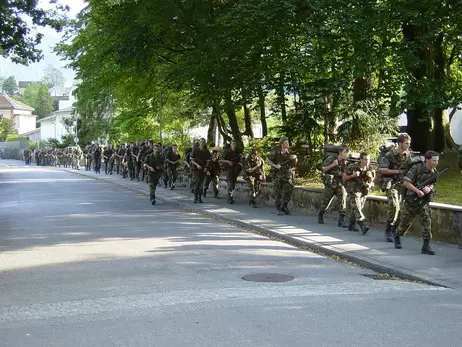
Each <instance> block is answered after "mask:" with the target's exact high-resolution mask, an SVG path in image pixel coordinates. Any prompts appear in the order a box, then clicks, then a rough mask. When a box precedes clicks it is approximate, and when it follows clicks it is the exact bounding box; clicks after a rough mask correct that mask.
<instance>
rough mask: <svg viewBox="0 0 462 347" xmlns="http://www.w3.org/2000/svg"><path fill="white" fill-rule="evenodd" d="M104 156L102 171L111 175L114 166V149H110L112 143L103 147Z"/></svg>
mask: <svg viewBox="0 0 462 347" xmlns="http://www.w3.org/2000/svg"><path fill="white" fill-rule="evenodd" d="M103 156H104V173H105V174H106V175H107V174H109V175H112V170H113V168H114V150H113V149H112V145H108V146H107V147H105V148H104V151H103Z"/></svg>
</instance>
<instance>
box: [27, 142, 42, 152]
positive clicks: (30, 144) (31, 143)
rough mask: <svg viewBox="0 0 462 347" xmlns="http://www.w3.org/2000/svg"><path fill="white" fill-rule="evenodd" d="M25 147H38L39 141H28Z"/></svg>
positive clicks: (32, 148) (34, 148)
mask: <svg viewBox="0 0 462 347" xmlns="http://www.w3.org/2000/svg"><path fill="white" fill-rule="evenodd" d="M27 148H29V149H30V150H32V151H33V150H36V149H38V148H40V141H31V142H29V144H28V145H27Z"/></svg>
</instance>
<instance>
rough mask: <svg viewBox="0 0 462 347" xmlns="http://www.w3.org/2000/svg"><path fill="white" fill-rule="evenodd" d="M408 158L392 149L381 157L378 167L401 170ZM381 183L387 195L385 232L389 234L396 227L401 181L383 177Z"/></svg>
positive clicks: (405, 154)
mask: <svg viewBox="0 0 462 347" xmlns="http://www.w3.org/2000/svg"><path fill="white" fill-rule="evenodd" d="M409 158H410V155H409V153H408V152H404V153H402V154H400V153H399V152H397V151H396V150H395V149H392V150H390V151H389V152H388V153H386V154H385V155H384V156H383V157H382V159H381V160H380V163H379V165H380V168H381V169H390V170H399V169H403V167H404V166H405V164H406V163H407V162H408V161H409ZM382 182H383V183H382V191H385V193H386V195H387V203H388V213H387V230H389V232H390V231H391V229H393V231H394V230H396V227H397V225H398V214H399V205H400V203H401V200H402V198H403V190H402V189H401V187H402V183H403V179H402V177H401V176H400V175H392V176H389V175H388V176H386V175H383V178H382ZM390 228H391V229H390ZM389 232H388V233H389ZM389 237H390V235H388V236H387V238H389Z"/></svg>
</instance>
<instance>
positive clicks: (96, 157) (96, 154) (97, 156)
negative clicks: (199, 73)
mask: <svg viewBox="0 0 462 347" xmlns="http://www.w3.org/2000/svg"><path fill="white" fill-rule="evenodd" d="M101 154H102V151H101V147H100V146H99V143H98V142H97V143H95V147H94V148H93V153H92V158H93V161H94V163H95V173H101Z"/></svg>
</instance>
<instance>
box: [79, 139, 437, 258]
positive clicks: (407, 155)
mask: <svg viewBox="0 0 462 347" xmlns="http://www.w3.org/2000/svg"><path fill="white" fill-rule="evenodd" d="M410 144H411V138H410V137H409V135H408V134H400V135H399V136H398V138H397V144H396V145H395V146H393V147H388V148H384V149H383V152H382V154H381V155H380V156H379V162H378V163H374V162H371V157H370V155H369V154H368V153H365V152H363V153H360V155H359V158H358V159H352V158H349V149H348V147H346V146H336V147H335V148H334V150H331V152H332V153H331V154H330V155H327V156H325V157H324V159H323V164H322V172H323V183H324V191H323V197H322V201H321V206H320V209H319V211H318V213H317V218H318V222H319V223H320V224H323V223H324V214H325V211H326V210H327V209H328V207H329V205H330V203H331V202H332V200H333V198H334V197H337V199H338V202H339V209H338V213H339V217H338V221H337V226H338V227H343V228H348V230H350V231H360V232H361V233H362V234H363V235H365V234H367V232H368V230H369V225H368V224H367V222H366V216H365V214H364V206H365V202H366V198H367V196H368V195H369V194H370V192H371V190H372V188H373V187H374V181H375V175H376V174H375V170H374V168H373V165H376V166H377V167H378V171H379V173H380V176H381V188H382V190H383V191H384V192H385V193H386V196H387V201H388V218H387V226H386V228H385V239H386V241H388V242H393V243H394V246H395V247H396V248H397V249H400V248H402V244H401V237H402V236H403V235H404V234H405V232H406V231H407V229H408V228H409V226H410V224H411V223H412V220H413V219H414V218H415V217H419V218H420V220H421V223H422V237H423V240H424V241H423V245H422V250H421V251H422V253H423V254H434V251H433V250H432V249H431V247H430V240H431V218H430V208H429V202H430V201H431V198H432V196H433V191H434V185H435V183H436V179H434V181H432V183H431V184H426V185H425V186H422V184H424V183H426V182H428V180H429V179H430V178H432V179H433V178H434V177H436V176H435V175H436V173H437V171H436V167H437V165H438V159H439V154H438V153H436V152H434V151H428V152H427V153H426V154H425V157H424V160H421V159H420V157H419V156H415V155H414V154H415V152H412V151H411V150H410ZM84 153H87V156H86V157H87V158H88V160H87V163H88V161H90V164H89V166H88V167H91V162H94V168H95V171H96V172H99V166H98V160H99V163H101V154H98V153H101V149H100V147H99V144H98V143H95V144H94V145H92V146H91V147H90V148H88V149H87V150H84ZM102 155H103V157H104V163H105V172H106V173H107V174H112V173H113V172H114V170H115V172H116V173H117V174H120V175H122V177H123V178H127V177H129V178H130V180H137V181H146V182H147V183H149V187H150V202H151V203H152V205H155V204H156V189H157V187H158V186H162V185H163V187H164V188H167V187H170V189H171V190H174V189H175V186H176V179H177V168H178V166H179V165H180V163H181V156H180V154H179V153H178V151H177V147H176V146H175V145H172V146H162V144H160V143H158V144H154V143H153V142H152V141H143V142H137V143H131V144H121V145H117V147H116V148H115V149H112V147H111V146H108V147H107V148H105V149H104V151H102ZM264 163H265V161H264V160H263V158H262V157H261V156H260V155H259V154H258V152H257V151H256V150H251V151H250V152H248V153H247V154H244V153H243V151H242V150H241V149H239V148H238V144H237V142H236V141H231V142H230V144H229V146H228V147H226V148H225V149H224V150H223V152H222V154H221V155H220V151H219V149H217V148H214V149H212V150H209V149H208V148H207V145H206V141H205V139H200V141H199V142H197V143H195V144H194V146H193V147H192V148H188V149H187V150H186V151H185V158H184V161H183V164H184V168H185V174H186V175H188V177H189V184H188V186H189V189H191V192H192V193H193V194H194V200H193V201H194V203H203V202H204V201H203V199H202V198H206V197H207V192H208V188H209V186H210V185H212V191H213V197H214V198H217V199H218V198H219V176H220V175H221V174H224V175H225V176H226V182H227V193H228V194H227V195H228V197H227V198H228V203H229V204H234V203H235V199H234V190H235V185H236V180H237V177H238V176H239V175H240V173H241V172H243V177H244V179H245V180H246V181H247V183H248V187H249V196H248V202H249V205H250V206H252V207H253V208H256V207H257V204H256V199H257V197H258V195H259V192H260V186H261V182H265V180H266V176H265V172H264ZM266 163H267V164H268V165H269V166H270V176H271V179H272V181H273V187H274V193H275V201H276V211H277V214H278V215H290V214H291V212H290V210H289V207H288V203H289V202H290V200H291V198H292V192H293V189H294V182H293V179H294V170H295V167H296V164H297V157H296V156H295V155H293V154H291V153H290V151H289V142H288V140H287V138H282V139H281V140H280V142H279V146H277V147H274V148H273V149H272V150H271V153H270V155H269V156H268V158H266ZM99 165H100V164H99ZM408 196H411V197H412V198H408Z"/></svg>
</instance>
